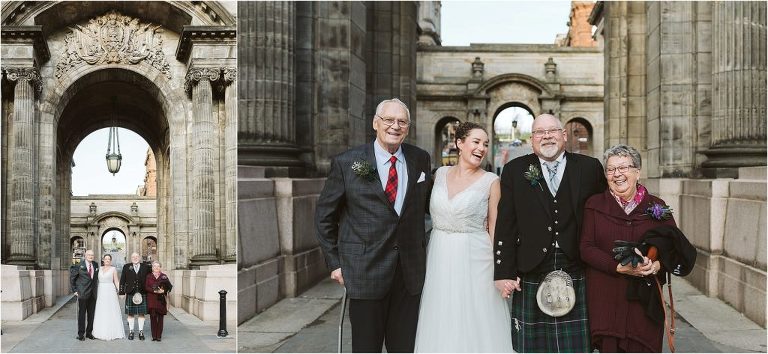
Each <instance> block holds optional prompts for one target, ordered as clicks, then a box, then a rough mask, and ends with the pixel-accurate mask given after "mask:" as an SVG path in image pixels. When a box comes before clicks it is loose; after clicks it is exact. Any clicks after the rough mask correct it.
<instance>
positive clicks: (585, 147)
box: [565, 118, 593, 155]
mask: <svg viewBox="0 0 768 354" xmlns="http://www.w3.org/2000/svg"><path fill="white" fill-rule="evenodd" d="M565 132H566V134H567V136H568V141H566V143H565V150H566V151H568V152H571V153H576V154H583V155H592V146H593V145H592V125H591V124H589V122H588V121H587V120H586V119H584V118H573V119H571V120H569V121H568V123H566V124H565Z"/></svg>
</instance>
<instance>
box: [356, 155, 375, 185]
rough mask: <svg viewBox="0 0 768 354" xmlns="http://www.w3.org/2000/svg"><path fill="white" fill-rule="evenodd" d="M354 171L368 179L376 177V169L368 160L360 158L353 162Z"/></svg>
mask: <svg viewBox="0 0 768 354" xmlns="http://www.w3.org/2000/svg"><path fill="white" fill-rule="evenodd" d="M352 172H354V173H355V174H356V175H358V176H360V177H361V178H363V179H365V180H367V181H373V180H374V179H376V169H375V168H373V166H371V164H370V162H368V161H366V160H359V161H355V162H353V163H352Z"/></svg>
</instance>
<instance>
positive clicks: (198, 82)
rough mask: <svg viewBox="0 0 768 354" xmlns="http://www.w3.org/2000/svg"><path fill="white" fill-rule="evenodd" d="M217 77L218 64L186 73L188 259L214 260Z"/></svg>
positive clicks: (197, 263) (208, 262)
mask: <svg viewBox="0 0 768 354" xmlns="http://www.w3.org/2000/svg"><path fill="white" fill-rule="evenodd" d="M219 77H220V70H219V69H218V68H190V69H189V71H188V72H187V76H186V83H185V85H186V87H187V90H191V91H192V109H193V113H192V115H193V117H192V125H191V127H190V131H191V135H192V143H191V146H192V196H191V198H190V199H191V203H190V216H191V218H192V230H191V231H192V242H191V245H190V246H191V250H190V252H189V255H191V258H190V263H191V264H192V265H204V264H214V263H217V261H218V259H217V257H216V230H215V215H214V211H215V210H214V203H215V200H214V199H215V195H216V193H215V189H216V186H215V184H216V183H215V182H216V181H215V178H214V174H213V173H214V170H213V160H214V154H215V153H216V151H215V149H214V146H215V144H214V131H215V130H216V129H217V126H216V123H215V122H214V117H213V90H212V84H211V82H212V81H217V80H218V79H219Z"/></svg>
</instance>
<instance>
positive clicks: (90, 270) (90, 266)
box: [88, 262, 93, 279]
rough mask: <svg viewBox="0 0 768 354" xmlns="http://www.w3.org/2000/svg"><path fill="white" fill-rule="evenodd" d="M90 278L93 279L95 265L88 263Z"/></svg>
mask: <svg viewBox="0 0 768 354" xmlns="http://www.w3.org/2000/svg"><path fill="white" fill-rule="evenodd" d="M88 276H89V277H91V279H93V265H92V264H91V262H88Z"/></svg>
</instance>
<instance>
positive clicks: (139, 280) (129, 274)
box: [120, 252, 152, 340]
mask: <svg viewBox="0 0 768 354" xmlns="http://www.w3.org/2000/svg"><path fill="white" fill-rule="evenodd" d="M150 272H152V269H151V268H150V267H149V266H148V265H146V264H144V263H141V257H140V256H139V254H138V253H136V252H134V253H132V254H131V263H128V264H126V265H124V266H123V274H122V276H121V277H120V295H128V296H126V297H125V314H126V315H128V316H127V317H128V330H129V331H130V332H129V333H128V339H129V340H133V328H134V327H133V322H134V321H133V318H134V317H136V316H138V318H139V319H138V321H139V328H138V329H139V339H140V340H144V315H146V313H147V292H146V290H144V281H146V280H147V275H148V274H149V273H150ZM134 294H140V295H141V303H139V304H135V303H134V302H133V296H134Z"/></svg>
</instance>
